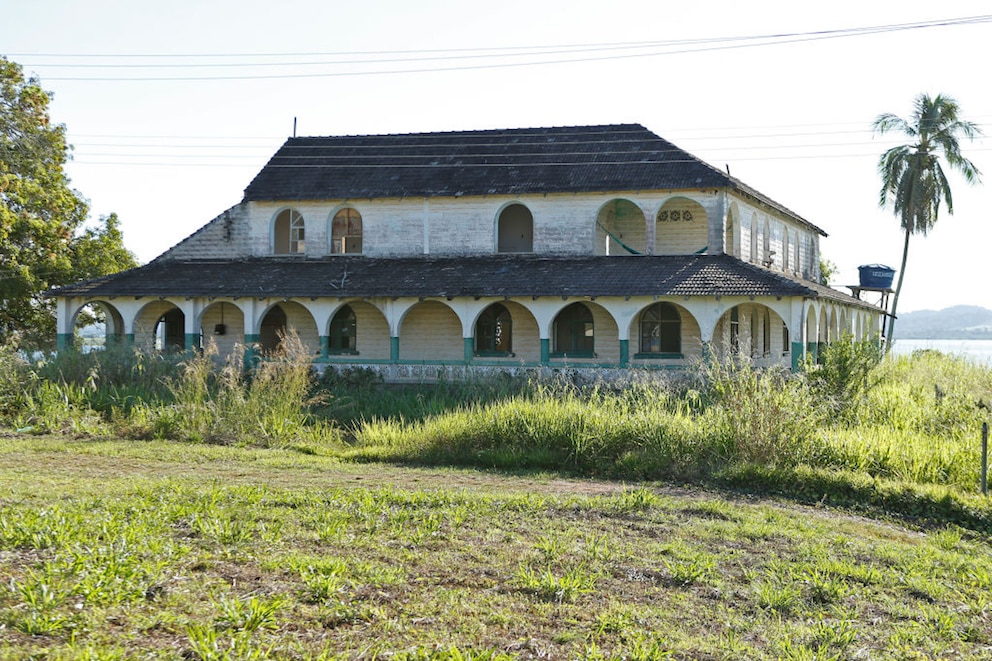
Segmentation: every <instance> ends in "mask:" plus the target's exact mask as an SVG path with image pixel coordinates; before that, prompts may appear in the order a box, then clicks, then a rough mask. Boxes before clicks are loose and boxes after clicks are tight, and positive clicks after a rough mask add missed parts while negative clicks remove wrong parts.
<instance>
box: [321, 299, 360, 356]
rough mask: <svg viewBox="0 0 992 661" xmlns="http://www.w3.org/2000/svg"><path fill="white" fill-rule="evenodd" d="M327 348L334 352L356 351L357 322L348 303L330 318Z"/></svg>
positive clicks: (348, 352) (354, 352)
mask: <svg viewBox="0 0 992 661" xmlns="http://www.w3.org/2000/svg"><path fill="white" fill-rule="evenodd" d="M327 349H328V352H329V353H334V354H357V353H358V323H357V321H356V320H355V311H354V310H352V309H351V306H350V305H346V306H344V307H343V308H341V309H340V310H338V311H337V313H335V315H334V318H333V319H331V328H330V337H329V338H328V346H327Z"/></svg>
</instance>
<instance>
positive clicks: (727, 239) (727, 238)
mask: <svg viewBox="0 0 992 661" xmlns="http://www.w3.org/2000/svg"><path fill="white" fill-rule="evenodd" d="M723 252H724V253H726V254H727V255H730V256H732V257H736V256H738V255H737V252H738V251H737V223H736V222H734V214H733V212H730V213H728V214H727V227H726V229H725V230H724V233H723Z"/></svg>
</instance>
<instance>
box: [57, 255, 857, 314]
mask: <svg viewBox="0 0 992 661" xmlns="http://www.w3.org/2000/svg"><path fill="white" fill-rule="evenodd" d="M49 295H52V296H83V297H88V298H97V297H110V296H184V297H185V296H207V297H214V296H221V297H226V296H239V297H252V296H255V297H287V298H289V297H323V296H333V297H376V296H384V297H413V296H416V297H432V296H435V297H436V296H448V297H456V296H604V297H605V296H642V295H649V296H651V295H656V296H714V295H721V296H802V297H808V298H819V297H826V298H831V299H836V300H838V301H843V302H845V303H849V304H855V305H859V304H862V303H861V301H858V300H857V299H854V298H852V297H851V296H848V295H847V294H843V293H841V292H838V291H836V290H833V289H830V288H829V287H824V286H822V285H817V284H814V283H811V282H807V281H800V280H796V279H793V278H790V277H786V276H784V275H782V274H780V273H775V272H774V271H769V270H767V269H763V268H760V267H757V266H754V265H752V264H748V263H745V262H742V261H740V260H739V259H737V258H735V257H729V256H727V255H666V256H648V255H639V256H633V255H632V256H625V257H599V256H597V257H543V256H531V255H479V256H467V257H391V258H370V257H361V256H355V257H348V256H337V257H327V258H323V259H311V260H304V259H288V258H271V257H270V258H253V259H246V260H236V261H207V260H195V261H174V260H156V261H154V262H151V263H150V264H147V265H145V266H142V267H139V268H137V269H132V270H130V271H125V272H123V273H118V274H115V275H110V276H105V277H103V278H97V279H94V280H88V281H85V282H79V283H76V284H73V285H69V286H66V287H62V288H60V289H56V290H53V291H51V292H49ZM864 305H867V304H864Z"/></svg>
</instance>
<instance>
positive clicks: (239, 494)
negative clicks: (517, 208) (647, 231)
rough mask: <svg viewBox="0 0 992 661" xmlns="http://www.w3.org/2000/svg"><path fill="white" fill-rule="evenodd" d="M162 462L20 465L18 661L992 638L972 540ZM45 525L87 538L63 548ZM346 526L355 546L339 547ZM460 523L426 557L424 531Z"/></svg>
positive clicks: (440, 482)
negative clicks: (249, 525) (118, 469)
mask: <svg viewBox="0 0 992 661" xmlns="http://www.w3.org/2000/svg"><path fill="white" fill-rule="evenodd" d="M19 442H20V443H21V444H22V445H23V444H25V443H28V442H29V441H27V440H21V441H19ZM164 445H165V444H163V443H152V444H147V445H146V444H142V445H141V446H139V447H138V449H139V450H142V449H143V448H144V450H143V451H142V452H138V453H137V454H133V455H132V457H131V461H132V463H133V465H138V464H139V462H140V465H142V466H144V470H148V471H150V470H153V468H154V469H156V470H159V471H162V470H164V471H167V472H168V471H170V470H172V471H175V474H174V476H173V477H171V478H170V477H167V476H165V475H151V474H148V475H147V476H145V477H142V476H141V474H139V475H127V476H123V475H122V476H114V477H111V478H109V479H106V480H102V481H100V482H99V483H96V482H94V483H87V484H83V483H82V482H78V483H76V484H71V483H67V484H69V486H68V487H67V488H66V489H62V490H58V491H55V490H52V491H48V492H42V493H38V492H37V491H36V490H35V489H34V488H33V485H34V482H35V481H36V480H37V479H39V478H40V479H45V480H47V479H50V478H51V476H52V475H53V474H54V472H55V471H53V469H52V466H53V463H54V462H52V461H51V459H52V456H55V452H54V451H53V452H40V453H38V454H39V456H37V457H36V465H37V467H38V469H37V470H36V471H34V473H33V474H32V476H31V478H30V479H28V478H26V477H24V476H23V475H20V476H18V473H17V472H16V471H11V470H6V469H4V470H2V471H0V478H3V480H4V485H5V487H4V488H5V492H4V494H5V498H6V499H7V501H6V502H7V503H8V505H7V507H5V508H4V510H3V512H2V515H3V516H6V517H8V518H9V519H10V520H11V521H14V520H16V521H18V522H20V523H21V525H22V527H24V528H27V529H29V530H27V531H25V532H24V533H21V534H19V535H18V536H5V537H4V538H3V539H0V554H3V558H4V563H5V564H4V568H5V574H6V575H7V576H8V577H9V578H8V579H7V580H5V581H4V583H3V584H0V624H2V626H3V627H4V628H3V631H4V636H2V637H0V657H3V658H30V657H37V658H52V659H70V658H157V656H156V655H161V651H162V650H166V651H167V654H166V655H165V656H168V657H169V658H172V657H178V656H183V657H189V658H199V659H204V658H206V659H238V658H314V659H317V658H354V657H356V656H359V655H365V656H367V657H380V658H381V657H385V656H390V657H394V656H395V657H399V658H411V659H413V658H423V659H433V658H442V659H447V658H450V659H458V658H505V657H504V656H501V655H509V656H511V657H514V658H519V657H521V656H531V655H532V656H535V657H542V658H604V659H610V658H665V657H667V656H671V657H674V658H727V657H728V656H729V657H732V658H748V659H752V658H753V659H776V658H829V657H832V656H839V658H848V657H850V656H851V654H853V653H854V652H855V651H858V652H859V654H861V655H867V656H870V657H872V658H876V657H877V658H901V657H904V656H905V652H906V650H910V649H915V650H916V651H917V652H919V653H921V654H923V655H925V656H927V657H939V656H941V655H944V656H947V655H952V656H956V657H963V658H972V657H975V658H980V657H981V655H982V654H983V653H984V651H985V650H986V649H987V646H988V645H989V644H992V619H990V618H989V617H987V616H986V612H987V610H988V609H987V607H988V604H989V599H988V596H987V595H988V590H989V589H990V587H992V579H988V577H989V576H992V554H990V553H989V551H988V547H987V543H986V542H985V541H983V539H982V538H981V537H979V536H977V535H975V534H973V533H970V532H968V531H964V530H961V529H958V528H943V529H938V530H934V531H931V532H914V531H909V530H904V529H900V528H898V527H897V526H893V525H892V524H890V523H887V524H885V525H877V524H874V523H872V522H870V521H868V520H867V519H864V518H854V517H849V516H837V515H835V514H831V513H830V512H829V511H824V510H817V511H815V512H814V511H813V510H809V509H807V510H805V511H800V512H796V511H791V510H790V509H789V508H787V507H785V506H782V505H781V504H774V505H771V504H761V503H758V502H756V501H753V500H748V501H724V500H720V499H715V498H713V499H710V500H709V501H706V502H707V503H708V505H707V506H706V507H701V506H700V503H698V502H696V501H695V500H692V499H683V498H667V497H661V496H658V497H657V499H656V500H655V502H653V503H651V504H647V505H641V506H639V507H637V508H623V507H621V509H618V505H621V506H622V504H623V502H624V498H623V496H622V494H617V495H613V496H603V495H583V494H581V493H577V492H567V493H566V492H564V491H563V487H562V485H561V484H560V483H554V484H552V483H550V482H548V483H545V484H543V486H542V491H541V492H540V493H537V492H528V491H526V489H528V488H531V487H533V486H534V485H537V484H538V483H539V481H536V480H533V479H527V480H526V481H525V480H519V481H517V482H516V483H515V484H514V485H513V486H512V490H511V491H492V490H490V489H489V488H485V489H483V490H476V489H475V488H473V487H472V486H470V485H471V484H473V480H475V479H477V477H478V476H475V475H463V476H460V477H459V476H458V475H456V474H454V473H452V472H443V473H440V472H439V473H435V474H428V473H426V472H424V471H417V472H416V473H411V476H414V475H415V479H416V480H417V486H415V487H410V488H397V487H388V488H368V487H363V486H357V485H356V484H355V483H354V481H353V480H349V484H348V486H347V487H339V488H328V487H327V485H326V482H314V483H313V485H312V486H310V487H305V488H300V487H296V486H294V487H291V488H275V487H269V486H259V485H258V483H259V482H260V483H262V484H267V483H271V482H272V481H275V480H284V481H286V482H289V483H298V481H299V479H300V478H301V477H303V476H304V475H311V476H312V472H313V471H312V469H311V468H310V467H307V466H305V465H304V464H303V463H302V462H301V463H299V464H298V465H297V466H296V467H293V468H291V467H288V466H287V465H285V464H280V465H279V466H278V467H270V468H268V469H264V470H260V467H259V466H257V465H256V460H255V459H251V458H250V457H254V456H255V455H256V454H257V452H254V451H249V450H245V449H240V448H232V447H222V448H219V450H220V451H221V452H222V453H223V455H224V456H225V463H226V464H229V465H230V472H229V479H228V480H227V483H226V484H224V485H218V484H214V485H204V484H203V483H202V480H189V479H188V478H187V477H185V476H184V475H183V473H182V472H181V471H180V470H179V469H170V468H169V467H168V466H169V465H168V464H163V463H162V462H161V461H159V457H158V452H157V450H158V449H159V448H160V447H161V446H164ZM91 450H92V449H91ZM80 452H81V450H80V448H78V447H77V448H75V449H73V450H71V451H70V452H69V453H68V458H71V457H72V456H74V455H75V454H78V453H80ZM266 452H268V451H266ZM59 456H60V457H61V458H63V459H64V458H66V457H67V453H66V451H64V450H60V451H59ZM88 456H89V457H90V458H91V459H92V458H93V455H88ZM103 459H104V460H105V462H106V463H107V464H108V465H110V464H111V463H112V462H113V461H114V457H113V456H105V457H103ZM249 464H250V466H251V470H252V472H251V473H250V474H245V472H244V471H245V469H246V468H248V467H249ZM0 465H3V464H2V463H0ZM144 470H143V471H142V474H143V473H144ZM350 470H354V468H353V467H352V468H351V469H350ZM394 470H396V471H398V470H399V469H394ZM350 475H351V477H354V476H355V475H357V474H356V473H351V474H350ZM361 475H362V476H363V477H364V478H365V479H366V480H372V479H374V477H375V475H376V469H370V470H369V471H368V472H366V473H362V474H361ZM287 477H288V478H289V479H286V478H287ZM397 477H399V475H398V473H394V474H393V477H392V478H391V479H395V478H397ZM460 480H461V481H460ZM363 484H364V482H363ZM407 484H413V482H412V481H408V482H407ZM508 486H509V485H508ZM718 501H719V502H718ZM35 510H44V511H48V512H51V513H52V514H53V515H54V517H55V519H54V520H64V521H67V522H72V525H67V526H65V527H64V529H63V532H61V533H60V534H59V535H58V536H57V538H56V539H54V540H52V541H50V542H46V544H49V545H48V546H46V547H45V548H44V549H43V550H39V549H37V548H34V546H35V545H34V544H33V543H32V542H31V541H30V540H32V539H36V538H37V535H36V534H35V533H37V532H38V531H39V530H40V529H41V528H43V527H44V525H45V524H44V520H45V519H42V518H33V517H32V516H31V515H30V514H29V512H32V511H35ZM621 510H622V511H621ZM231 512H250V513H251V518H252V519H253V520H256V521H264V522H266V530H267V531H269V532H268V533H267V534H264V535H247V536H238V537H236V538H232V539H229V540H227V542H225V543H224V544H223V545H222V546H219V545H218V540H217V539H215V538H213V537H210V536H206V535H202V534H200V533H199V532H197V529H196V528H195V527H193V526H192V525H191V522H192V521H193V520H194V518H195V517H199V518H200V519H202V521H203V525H202V526H201V528H202V529H204V530H209V529H217V528H221V527H223V522H224V521H226V520H227V519H229V518H230V514H231ZM331 515H333V518H334V519H335V520H336V521H338V522H339V524H340V530H341V534H340V535H338V536H336V537H333V538H327V539H326V540H321V539H319V537H318V535H317V532H318V528H319V524H320V522H322V521H326V520H328V517H330V516H331ZM455 519H460V520H461V521H460V523H459V525H458V526H457V527H455V528H451V529H448V530H447V533H446V535H447V536H446V537H444V538H443V539H434V540H433V541H432V538H427V539H425V540H424V542H423V543H421V544H411V542H410V532H411V530H412V529H415V528H416V527H418V526H419V525H420V523H419V522H427V521H445V522H447V521H453V520H455ZM604 531H609V533H607V534H605V535H604ZM604 536H605V537H606V539H604ZM983 577H985V578H983ZM869 625H870V626H869ZM952 651H953V654H951V652H952ZM253 655H254V656H253Z"/></svg>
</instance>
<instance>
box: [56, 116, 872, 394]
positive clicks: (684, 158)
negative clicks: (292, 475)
mask: <svg viewBox="0 0 992 661" xmlns="http://www.w3.org/2000/svg"><path fill="white" fill-rule="evenodd" d="M821 236H825V233H824V232H823V230H821V229H820V228H818V227H817V226H815V225H813V224H812V223H811V222H809V221H807V220H805V219H804V218H802V217H801V216H799V215H798V214H796V213H794V212H792V211H790V210H789V209H786V208H785V207H783V206H782V205H780V204H778V203H776V202H775V201H773V200H772V199H770V198H768V197H766V196H765V195H763V194H761V193H759V192H758V191H756V190H754V189H753V188H750V187H749V186H747V185H745V184H744V183H742V182H741V181H739V180H737V179H735V178H733V177H731V176H730V175H729V174H727V173H725V172H723V171H721V170H719V169H717V168H714V167H712V166H710V165H708V164H706V163H704V162H703V161H701V160H699V159H697V158H695V157H694V156H692V155H690V154H688V153H686V152H685V151H683V150H681V149H679V148H678V147H676V146H674V145H673V144H671V143H669V142H667V141H666V140H664V139H662V138H660V137H659V136H657V135H655V134H654V133H652V132H651V131H649V130H647V129H645V128H644V127H642V126H639V125H608V126H582V127H559V128H539V129H514V130H492V131H467V132H450V133H424V134H409V135H377V136H343V137H307V138H291V139H289V140H287V141H286V143H285V144H284V145H283V146H282V147H281V148H280V149H279V151H278V152H277V153H276V154H275V155H274V156H273V157H272V159H271V160H270V161H269V162H268V164H266V166H265V167H264V168H263V169H262V171H261V172H260V173H259V174H258V175H257V176H256V177H255V179H254V180H253V181H252V182H251V183H250V184H249V185H248V187H247V188H246V189H245V192H244V197H243V199H242V201H241V202H240V203H238V204H236V205H235V206H233V207H231V208H230V209H228V210H227V211H225V212H224V213H222V214H221V215H220V216H218V217H217V218H214V219H213V220H211V221H209V222H208V223H207V224H206V225H204V226H203V227H202V228H201V229H199V230H198V231H197V232H195V233H194V234H193V235H191V236H190V237H188V238H187V239H185V240H183V241H182V242H180V243H179V244H178V245H176V246H174V247H173V248H171V249H169V250H167V251H166V252H165V253H163V254H162V255H161V256H159V257H158V258H156V259H155V260H153V261H152V262H150V263H149V264H147V265H145V266H142V267H140V268H136V269H133V270H130V271H126V272H123V273H119V274H116V275H112V276H107V277H103V278H99V279H95V280H91V281H86V282H80V283H77V284H74V285H70V286H67V287H63V288H61V289H59V290H56V291H55V292H53V295H54V296H56V297H57V301H58V316H59V319H58V328H59V331H58V332H59V337H58V340H59V344H60V346H63V347H64V346H67V345H68V344H69V343H71V342H72V338H73V331H74V328H75V320H76V316H77V314H78V313H79V311H80V310H81V309H82V308H83V307H84V306H87V305H91V306H96V307H99V308H101V309H102V310H103V311H104V312H105V315H106V319H107V333H108V338H110V339H116V340H118V341H126V342H130V343H133V344H134V345H136V346H138V347H142V348H145V349H148V350H153V349H170V348H175V349H185V350H193V349H197V348H201V347H204V346H206V345H207V344H208V343H211V342H212V343H214V344H216V346H217V348H218V349H219V351H220V353H221V355H224V354H226V353H228V352H231V351H233V350H234V348H235V345H237V344H242V345H246V346H249V347H254V348H256V349H257V350H260V351H267V350H271V349H274V348H275V347H276V346H277V344H278V342H279V340H280V337H281V335H282V334H283V333H284V332H285V331H286V330H287V329H289V328H293V329H295V331H296V332H297V333H298V335H299V336H300V338H301V339H302V340H303V342H304V343H305V344H306V345H308V346H309V348H310V350H312V352H313V356H314V361H315V362H316V363H322V364H326V365H337V366H341V365H348V366H351V365H362V366H373V367H375V368H376V369H378V370H380V371H381V372H382V373H383V375H384V376H385V378H386V379H387V380H397V381H402V380H407V379H432V378H435V377H437V376H438V374H440V373H470V372H473V371H486V370H493V369H499V370H511V371H512V370H516V369H520V368H526V369H532V368H556V367H569V368H575V369H582V368H597V369H610V370H614V369H626V368H630V367H641V368H668V367H683V366H687V365H689V364H690V363H692V362H693V361H697V360H699V359H701V358H702V357H703V356H704V355H707V354H710V355H715V356H718V357H719V356H725V355H729V354H731V353H743V354H745V355H749V356H751V357H753V359H754V360H755V361H756V362H757V363H758V364H761V365H777V364H782V365H787V366H788V365H791V366H793V367H795V366H797V365H798V364H799V362H800V361H801V360H802V358H803V357H804V355H805V354H806V353H808V352H811V351H816V348H817V346H819V345H820V344H822V343H824V342H829V341H832V340H833V339H835V338H838V337H840V336H842V335H843V334H844V333H850V334H851V335H852V336H854V337H856V338H861V337H865V336H868V335H870V334H874V333H877V332H879V331H880V328H881V317H882V314H883V313H882V311H881V310H880V309H879V308H877V307H875V306H873V305H870V304H868V303H866V302H863V301H861V300H858V299H856V298H853V297H851V296H849V295H847V294H844V293H841V292H839V291H836V290H834V289H831V288H829V287H826V286H823V285H821V284H819V277H820V272H819V258H820V251H819V240H820V237H821Z"/></svg>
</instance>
